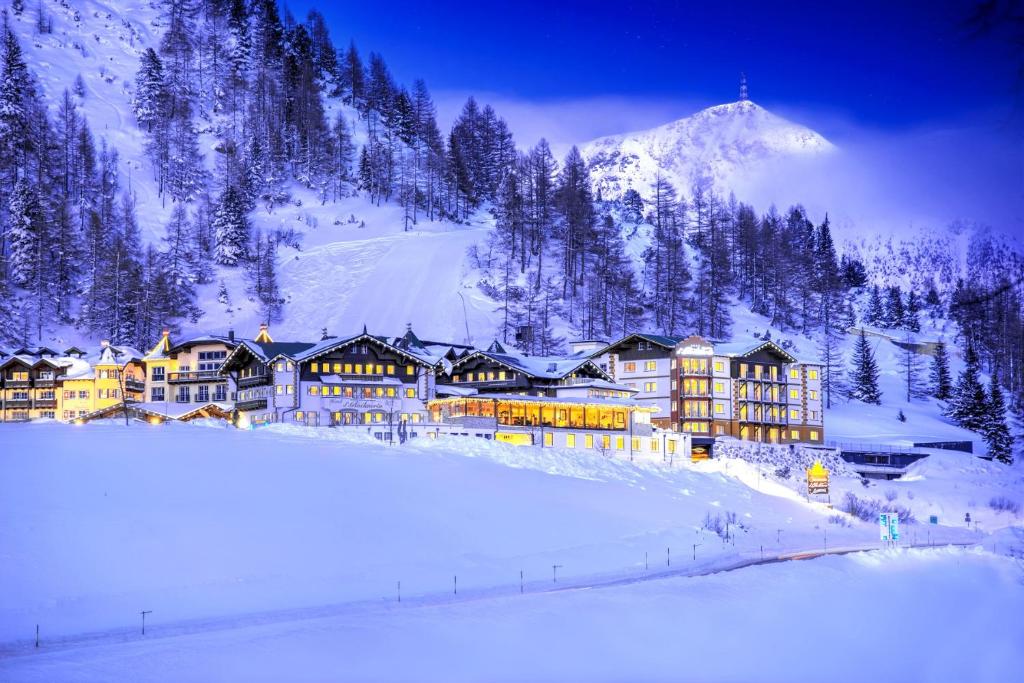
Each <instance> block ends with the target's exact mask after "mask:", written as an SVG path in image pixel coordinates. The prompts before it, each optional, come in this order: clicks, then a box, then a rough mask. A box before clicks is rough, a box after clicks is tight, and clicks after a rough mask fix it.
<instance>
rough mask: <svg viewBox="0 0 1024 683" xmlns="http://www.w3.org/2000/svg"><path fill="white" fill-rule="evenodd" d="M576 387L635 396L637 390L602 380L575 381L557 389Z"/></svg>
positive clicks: (586, 379)
mask: <svg viewBox="0 0 1024 683" xmlns="http://www.w3.org/2000/svg"><path fill="white" fill-rule="evenodd" d="M578 387H585V388H591V389H608V390H609V391H625V392H627V393H629V394H636V393H637V392H638V391H639V390H638V389H634V388H632V387H627V386H626V385H625V384H616V383H615V382H609V381H607V380H603V379H591V378H589V377H588V378H585V379H577V380H574V381H573V383H572V384H566V385H564V386H561V387H558V388H559V389H574V388H578Z"/></svg>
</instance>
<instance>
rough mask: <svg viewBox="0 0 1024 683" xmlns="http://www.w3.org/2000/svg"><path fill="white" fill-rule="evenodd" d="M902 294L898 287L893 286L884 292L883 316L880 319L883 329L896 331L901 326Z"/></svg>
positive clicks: (902, 316) (902, 312)
mask: <svg viewBox="0 0 1024 683" xmlns="http://www.w3.org/2000/svg"><path fill="white" fill-rule="evenodd" d="M904 315H905V314H904V311H903V293H902V292H901V291H900V288H899V286H897V285H893V286H892V287H889V288H888V289H887V290H886V298H885V316H884V317H883V319H882V325H883V327H887V328H889V329H897V328H899V327H901V326H902V325H903V319H904Z"/></svg>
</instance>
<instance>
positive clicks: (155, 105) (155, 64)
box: [132, 47, 168, 132]
mask: <svg viewBox="0 0 1024 683" xmlns="http://www.w3.org/2000/svg"><path fill="white" fill-rule="evenodd" d="M166 88H167V84H166V82H165V81H164V65H163V62H161V61H160V56H159V55H157V53H156V50H154V49H153V48H151V47H150V48H146V51H145V52H143V53H142V57H141V58H140V59H139V70H138V72H137V73H136V74H135V94H134V96H133V97H132V111H133V112H134V113H135V120H136V121H137V122H138V124H139V126H140V127H143V128H145V129H146V131H147V132H152V131H153V126H154V124H156V123H158V122H159V121H161V120H162V119H163V118H164V117H165V116H167V105H168V102H167V92H166Z"/></svg>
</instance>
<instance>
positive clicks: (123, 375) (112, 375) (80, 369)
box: [57, 340, 146, 422]
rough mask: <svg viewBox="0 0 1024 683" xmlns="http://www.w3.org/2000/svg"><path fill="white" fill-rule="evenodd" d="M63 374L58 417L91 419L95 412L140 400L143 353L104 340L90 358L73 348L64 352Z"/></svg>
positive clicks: (141, 397)
mask: <svg viewBox="0 0 1024 683" xmlns="http://www.w3.org/2000/svg"><path fill="white" fill-rule="evenodd" d="M64 353H65V358H64V359H63V360H64V361H65V364H66V370H65V373H64V374H63V375H62V377H61V381H60V389H59V391H58V392H57V395H58V399H59V410H58V413H57V416H58V417H59V418H60V419H61V420H63V421H65V422H71V421H76V420H83V419H87V418H91V417H92V416H93V415H94V413H96V412H97V411H101V410H104V409H106V408H110V407H112V406H119V405H121V403H122V397H123V400H124V401H127V402H139V401H142V400H143V398H144V395H145V387H146V385H145V368H144V366H143V363H142V354H140V353H139V352H138V351H136V350H135V349H133V348H131V347H128V346H114V345H112V344H111V343H110V342H109V341H106V340H104V341H103V342H101V345H100V353H99V355H98V356H97V357H95V358H94V359H92V360H91V361H90V360H89V359H88V358H87V354H86V352H85V351H83V350H81V349H78V348H76V347H72V348H70V349H68V350H66V351H65V352H64Z"/></svg>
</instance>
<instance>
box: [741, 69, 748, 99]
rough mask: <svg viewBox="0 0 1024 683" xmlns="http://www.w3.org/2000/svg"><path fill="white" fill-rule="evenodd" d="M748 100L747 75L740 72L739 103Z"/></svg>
mask: <svg viewBox="0 0 1024 683" xmlns="http://www.w3.org/2000/svg"><path fill="white" fill-rule="evenodd" d="M749 99H750V94H749V93H748V92H747V74H745V73H743V72H742V71H741V72H740V102H746V101H747V100H749Z"/></svg>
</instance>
